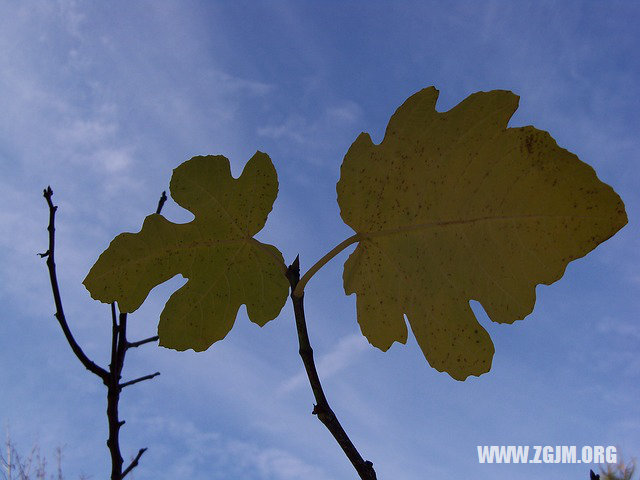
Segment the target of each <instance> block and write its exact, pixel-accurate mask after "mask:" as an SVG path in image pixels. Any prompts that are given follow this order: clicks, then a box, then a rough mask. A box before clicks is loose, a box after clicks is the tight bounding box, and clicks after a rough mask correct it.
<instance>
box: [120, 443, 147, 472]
mask: <svg viewBox="0 0 640 480" xmlns="http://www.w3.org/2000/svg"><path fill="white" fill-rule="evenodd" d="M146 451H147V449H146V448H141V449H140V450H138V454H137V455H136V458H134V459H133V460H132V461H131V463H130V464H129V466H128V467H127V468H125V469H124V472H122V478H124V477H126V476H127V474H128V473H129V472H130V471H131V470H133V469H134V468H136V467H137V466H138V460H140V457H141V456H142V454H143V453H144V452H146Z"/></svg>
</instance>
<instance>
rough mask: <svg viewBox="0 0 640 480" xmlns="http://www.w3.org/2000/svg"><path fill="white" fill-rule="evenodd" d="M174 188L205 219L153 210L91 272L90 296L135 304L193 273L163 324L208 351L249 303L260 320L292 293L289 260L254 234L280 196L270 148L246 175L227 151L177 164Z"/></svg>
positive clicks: (123, 305)
mask: <svg viewBox="0 0 640 480" xmlns="http://www.w3.org/2000/svg"><path fill="white" fill-rule="evenodd" d="M170 190H171V196H172V197H173V199H174V200H175V201H176V202H177V203H178V204H179V205H180V206H182V207H184V208H186V209H187V210H189V211H191V212H192V213H193V214H194V215H195V217H196V218H195V219H194V220H193V221H191V222H189V223H186V224H175V223H172V222H170V221H168V220H166V219H165V218H164V217H162V216H161V215H149V216H148V217H147V218H146V219H145V221H144V224H143V226H142V230H141V231H140V232H139V233H123V234H120V235H118V236H117V237H116V238H114V240H113V241H112V242H111V245H109V248H107V250H105V251H104V252H103V253H102V255H100V257H99V258H98V261H97V262H96V264H95V265H94V266H93V267H92V268H91V271H90V272H89V274H88V275H87V278H85V280H84V285H85V286H86V287H87V289H88V290H89V292H90V293H91V296H92V297H93V298H95V299H96V300H100V301H102V302H106V303H111V302H114V301H115V302H118V307H119V308H120V310H121V311H122V312H133V311H134V310H136V309H137V308H138V307H139V306H140V305H142V302H143V301H144V299H145V298H146V297H147V295H148V294H149V292H150V290H151V289H152V288H153V287H155V286H156V285H159V284H160V283H163V282H165V281H166V280H168V279H170V278H171V277H173V276H174V275H176V274H181V275H182V276H183V277H185V278H188V279H189V280H188V282H187V283H186V285H184V286H183V287H182V288H180V289H179V290H178V291H176V292H175V293H174V294H173V295H172V296H171V298H170V299H169V301H168V302H167V304H166V306H165V308H164V310H163V312H162V314H161V316H160V324H159V326H158V334H159V336H160V344H161V345H163V346H166V347H169V348H174V349H176V350H186V349H187V348H193V349H194V350H196V351H201V350H206V349H207V348H208V347H209V346H210V345H211V344H212V343H213V342H216V341H217V340H221V339H222V338H224V337H225V335H226V334H227V333H228V332H229V330H231V327H232V326H233V323H234V321H235V318H236V314H237V312H238V309H239V308H240V306H241V305H242V304H245V305H246V306H247V313H248V315H249V318H250V319H251V320H252V321H253V322H255V323H257V324H258V325H260V326H262V325H264V324H265V323H267V322H268V321H269V320H272V319H273V318H275V317H276V316H277V315H278V313H279V312H280V310H281V309H282V307H283V306H284V303H285V301H286V299H287V294H288V287H289V283H288V281H287V279H286V277H285V275H284V273H283V268H284V260H283V258H282V254H281V253H280V252H279V251H278V250H277V249H276V248H275V247H274V246H272V245H266V244H263V243H260V242H258V241H257V240H255V239H254V238H252V237H253V235H254V234H256V233H257V232H259V231H260V230H261V229H262V227H263V226H264V224H265V222H266V220H267V215H268V214H269V212H270V211H271V208H272V206H273V202H274V201H275V199H276V196H277V194H278V179H277V175H276V171H275V168H274V167H273V164H272V163H271V159H270V158H269V156H268V155H266V154H264V153H261V152H256V154H255V155H254V156H253V157H252V158H251V159H250V160H249V162H247V165H246V166H245V168H244V171H243V172H242V175H241V176H240V178H238V179H234V178H233V177H232V176H231V171H230V169H229V160H227V159H226V158H225V157H223V156H206V157H194V158H192V159H191V160H188V161H187V162H184V163H183V164H182V165H180V166H179V167H178V168H176V169H175V170H174V171H173V176H172V177H171V185H170Z"/></svg>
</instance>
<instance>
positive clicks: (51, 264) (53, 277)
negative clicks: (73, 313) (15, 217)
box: [39, 186, 109, 381]
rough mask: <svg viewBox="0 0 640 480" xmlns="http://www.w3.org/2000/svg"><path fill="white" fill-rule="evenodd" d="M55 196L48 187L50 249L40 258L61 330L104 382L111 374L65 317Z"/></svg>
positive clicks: (77, 352)
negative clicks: (80, 342) (44, 263)
mask: <svg viewBox="0 0 640 480" xmlns="http://www.w3.org/2000/svg"><path fill="white" fill-rule="evenodd" d="M52 196H53V190H51V187H50V186H49V187H47V188H46V189H45V190H44V198H45V199H46V200H47V205H48V206H49V226H48V227H47V231H48V232H49V249H48V250H47V251H46V252H45V253H40V254H39V255H40V258H44V257H46V258H47V268H48V270H49V280H50V281H51V291H52V293H53V301H54V303H55V305H56V313H55V317H56V319H57V320H58V323H59V324H60V328H62V331H63V332H64V336H65V338H66V339H67V342H68V343H69V346H70V347H71V350H72V351H73V353H75V355H76V357H78V360H80V362H81V363H82V365H84V367H85V368H86V369H87V370H89V371H90V372H91V373H94V374H95V375H97V376H98V377H100V378H101V379H102V380H103V381H105V379H106V378H107V377H108V375H109V372H107V371H106V370H105V369H104V368H102V367H99V366H98V365H96V364H95V363H94V362H93V361H92V360H90V359H89V357H87V355H85V353H84V351H82V348H80V345H78V342H76V339H75V338H74V337H73V334H72V333H71V330H70V329H69V325H68V324H67V319H66V317H65V315H64V309H63V308H62V298H61V296H60V287H59V286H58V276H57V273H56V261H55V248H56V228H55V220H56V211H57V210H58V207H57V206H55V205H54V204H53V201H52V200H51V197H52Z"/></svg>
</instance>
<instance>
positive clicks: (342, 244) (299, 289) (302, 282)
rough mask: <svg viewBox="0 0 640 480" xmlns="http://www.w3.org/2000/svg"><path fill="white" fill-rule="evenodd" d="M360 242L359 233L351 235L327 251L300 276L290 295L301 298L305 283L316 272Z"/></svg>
mask: <svg viewBox="0 0 640 480" xmlns="http://www.w3.org/2000/svg"><path fill="white" fill-rule="evenodd" d="M360 240H362V236H361V235H360V234H359V233H356V234H354V235H351V236H350V237H349V238H347V239H346V240H343V241H342V242H340V243H339V244H338V245H336V246H335V247H333V248H332V249H331V250H330V251H329V253H327V254H326V255H325V256H324V257H322V258H321V259H320V260H318V261H317V262H316V263H315V264H314V265H313V266H312V267H311V268H310V269H309V270H307V272H306V273H305V274H304V275H303V276H302V278H301V279H300V281H299V282H298V283H297V285H296V286H295V289H294V291H293V293H292V294H291V296H292V297H302V295H303V294H304V287H305V286H306V285H307V282H309V280H311V277H313V276H314V275H315V274H316V272H317V271H318V270H320V269H321V268H322V267H324V266H325V265H326V264H327V263H328V262H329V260H331V259H332V258H333V257H335V256H336V255H338V254H339V253H340V252H342V251H343V250H344V249H345V248H347V247H349V246H350V245H353V244H354V243H357V242H359V241H360Z"/></svg>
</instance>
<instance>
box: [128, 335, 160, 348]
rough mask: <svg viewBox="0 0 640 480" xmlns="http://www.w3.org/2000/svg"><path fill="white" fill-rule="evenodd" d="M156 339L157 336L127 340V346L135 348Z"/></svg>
mask: <svg viewBox="0 0 640 480" xmlns="http://www.w3.org/2000/svg"><path fill="white" fill-rule="evenodd" d="M157 340H158V336H157V335H156V336H155V337H149V338H145V339H144V340H138V341H137V342H129V343H128V345H127V348H136V347H139V346H140V345H144V344H145V343H151V342H155V341H157Z"/></svg>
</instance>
